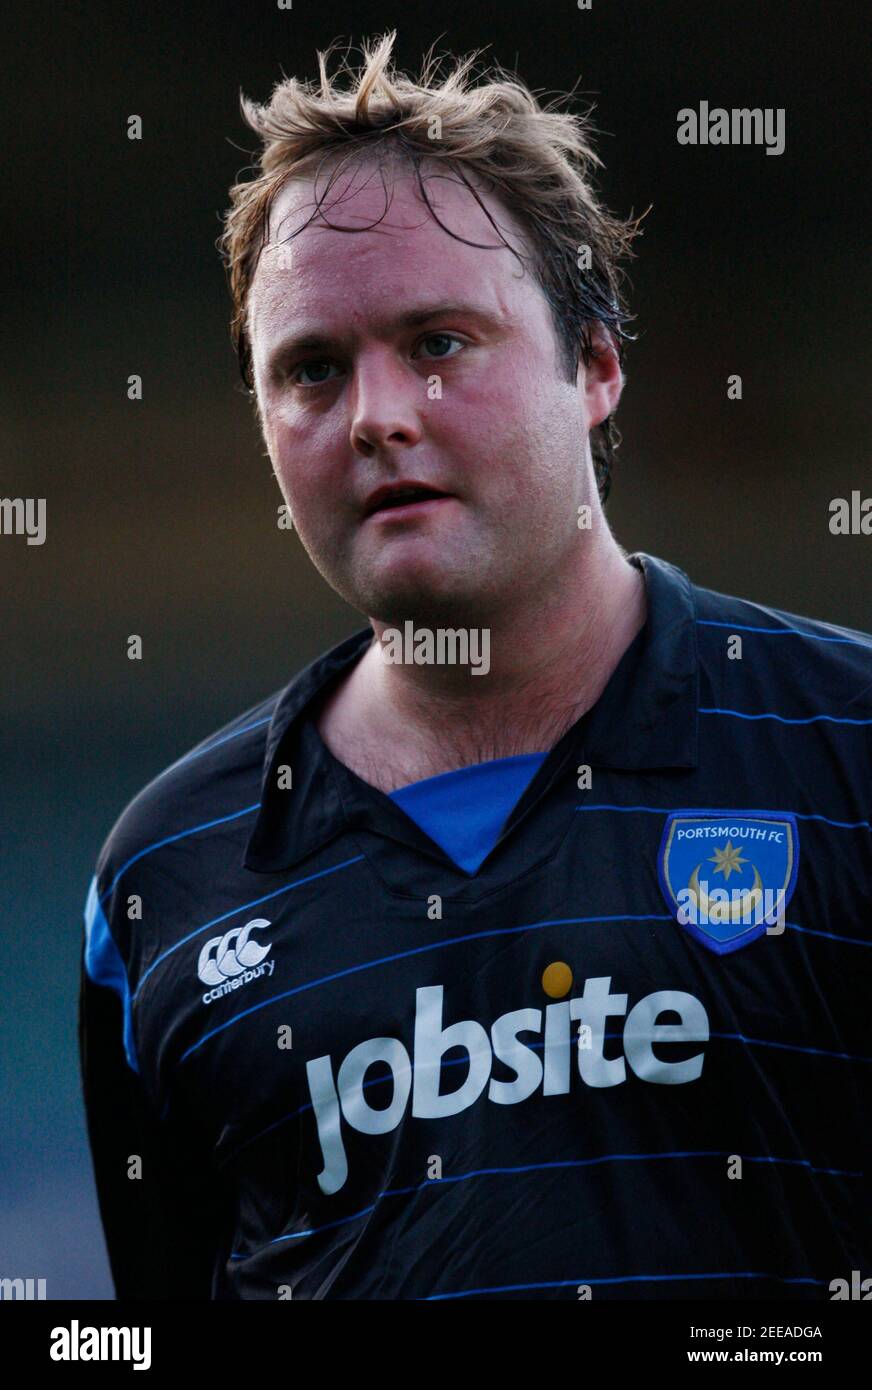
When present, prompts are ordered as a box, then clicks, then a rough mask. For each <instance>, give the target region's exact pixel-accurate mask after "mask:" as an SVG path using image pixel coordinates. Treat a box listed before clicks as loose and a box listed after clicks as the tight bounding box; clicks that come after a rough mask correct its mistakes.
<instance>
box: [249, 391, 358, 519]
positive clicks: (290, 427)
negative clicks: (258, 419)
mask: <svg viewBox="0 0 872 1390" xmlns="http://www.w3.org/2000/svg"><path fill="white" fill-rule="evenodd" d="M265 438H266V442H267V448H268V449H269V454H270V458H271V459H272V463H273V468H274V470H275V473H276V476H277V478H278V480H279V484H280V486H281V490H282V493H283V495H284V496H285V498H286V499H287V501H288V502H289V504H290V506H291V509H292V510H293V511H296V512H299V513H300V515H302V514H303V512H304V511H306V512H309V511H311V510H316V511H317V509H318V505H319V502H320V503H321V504H322V505H323V504H324V503H325V500H326V499H328V498H329V497H330V496H331V493H332V491H333V490H334V489H335V487H336V484H337V479H338V475H339V471H340V468H341V457H342V453H341V447H340V443H341V441H340V439H339V436H338V434H337V431H336V428H335V426H334V427H333V429H332V430H331V429H330V427H329V426H327V425H326V424H325V423H324V422H323V421H321V422H318V423H315V424H313V423H312V422H311V420H307V421H306V423H305V425H303V424H302V423H301V422H300V420H299V419H293V420H292V419H289V418H288V416H287V415H285V416H282V415H281V414H280V413H277V414H276V415H274V416H273V417H272V418H271V419H270V422H269V430H268V431H266V432H265Z"/></svg>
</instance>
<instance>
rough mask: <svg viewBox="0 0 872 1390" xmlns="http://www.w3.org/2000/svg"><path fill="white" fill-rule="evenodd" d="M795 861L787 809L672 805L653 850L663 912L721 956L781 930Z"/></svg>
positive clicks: (794, 834) (792, 827)
mask: <svg viewBox="0 0 872 1390" xmlns="http://www.w3.org/2000/svg"><path fill="white" fill-rule="evenodd" d="M798 864H799V835H798V833H797V828H796V817H795V816H794V815H792V814H791V812H789V811H696V810H689V811H671V812H670V814H669V815H668V816H667V818H666V824H665V825H664V827H663V837H662V839H661V841H660V850H659V852H658V855H657V872H658V875H659V878H660V887H661V889H662V891H663V896H664V897H665V899H666V903H667V906H668V908H669V910H670V912H671V913H672V914H673V915H674V917H675V918H676V920H677V921H678V922H679V923H680V924H681V926H683V927H685V928H686V930H687V931H689V932H690V934H691V936H693V937H695V939H696V940H697V941H699V942H701V943H702V945H703V946H708V948H709V950H710V951H716V952H717V954H718V955H721V956H723V955H726V954H727V953H728V952H730V951H738V950H739V949H740V948H741V947H742V946H747V945H748V943H749V942H751V941H756V939H757V937H758V936H762V935H763V934H764V933H765V932H766V931H767V930H769V931H771V932H778V931H783V930H784V911H785V908H786V907H787V904H788V903H789V902H790V899H791V897H792V896H793V890H794V887H795V886H796V871H797V868H798Z"/></svg>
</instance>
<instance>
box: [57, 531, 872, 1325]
mask: <svg viewBox="0 0 872 1390" xmlns="http://www.w3.org/2000/svg"><path fill="white" fill-rule="evenodd" d="M631 559H632V560H633V563H635V564H638V565H640V566H641V567H642V569H643V573H644V577H645V581H646V585H647V591H648V618H647V622H646V624H645V626H644V627H643V628H642V630H641V631H640V633H639V634H638V636H637V637H636V638H635V639H634V641H633V642H632V643H631V645H630V646H629V647H628V649H627V651H626V652H625V653H624V655H623V657H622V659H621V661H620V662H619V664H618V666H617V668H616V669H615V671H614V672H613V674H612V676H611V679H610V680H609V682H608V684H607V686H606V688H605V690H604V692H603V694H602V695H601V697H600V699H599V700H598V701H597V702H596V704H595V705H594V707H593V708H592V709H591V710H589V711H588V712H587V713H586V714H585V715H584V716H583V717H582V718H581V719H580V720H578V722H577V723H576V724H575V725H574V726H573V727H572V728H571V729H570V730H569V731H568V732H567V733H566V735H565V736H564V737H563V738H561V739H560V741H559V742H558V743H557V744H556V745H555V747H554V748H552V749H551V750H550V751H548V752H547V754H545V755H543V756H542V757H541V758H540V759H539V760H538V761H537V760H535V759H533V760H532V761H531V762H530V764H529V765H528V766H527V768H526V772H525V773H524V775H523V776H522V777H521V780H520V782H519V783H518V782H516V783H515V791H514V792H513V793H510V796H509V800H508V801H506V800H505V799H504V800H503V802H502V803H500V802H499V800H498V799H497V800H495V799H494V797H495V795H496V796H497V797H498V795H499V794H498V793H495V792H494V787H495V785H496V783H495V780H494V778H495V775H496V774H498V773H499V772H500V769H498V768H496V767H494V766H489V765H483V766H482V767H480V768H479V769H478V770H476V769H464V770H463V775H461V774H458V778H459V781H458V783H457V787H458V791H459V795H458V797H457V802H456V817H457V823H456V824H455V825H454V828H453V833H452V834H451V835H449V834H448V832H449V829H450V824H451V820H452V811H451V801H450V793H451V781H450V779H451V777H452V776H454V774H449V777H448V779H434V780H435V781H437V782H439V783H440V784H441V786H440V789H439V790H440V794H441V797H442V800H441V802H439V804H438V805H437V804H436V803H431V806H432V807H433V808H434V809H433V815H432V817H431V819H430V820H429V821H428V820H427V817H426V809H427V808H426V802H427V798H426V797H425V798H424V812H425V814H424V815H423V816H421V815H418V814H417V813H416V811H415V809H414V807H413V804H412V802H411V801H409V802H408V804H407V805H406V808H405V809H404V807H403V805H402V804H400V802H401V801H402V796H400V798H399V799H398V798H397V797H396V796H394V797H390V796H387V795H384V794H383V793H381V792H379V791H378V790H376V789H375V788H373V787H371V786H369V785H368V784H367V783H365V782H364V781H362V780H361V779H360V778H359V777H357V776H356V775H355V774H354V773H353V772H351V771H350V770H349V769H348V768H346V767H345V766H344V765H342V764H341V763H340V762H339V761H338V760H337V759H336V758H334V757H333V755H332V754H331V753H330V752H329V750H328V749H327V748H326V746H325V745H324V743H323V741H322V740H321V738H320V736H319V734H318V731H317V728H316V725H315V722H314V718H313V711H314V707H315V704H316V701H317V698H318V697H319V696H320V695H322V694H323V692H324V691H325V689H326V687H327V686H328V685H329V683H330V682H331V681H332V680H334V679H335V678H336V677H337V676H338V674H339V673H340V672H342V671H345V670H347V669H348V668H349V667H350V665H351V664H352V663H353V662H354V661H355V660H356V659H357V658H358V657H359V656H360V655H361V654H362V652H363V651H364V649H365V648H366V646H367V644H368V643H369V642H370V641H371V638H372V634H371V631H370V630H369V629H368V628H367V629H365V630H363V631H362V632H359V633H357V634H356V635H355V636H353V637H351V638H349V639H348V640H347V641H345V642H343V643H341V644H340V645H339V646H337V647H336V648H334V649H333V650H332V651H330V652H329V653H327V654H326V655H324V656H322V657H321V658H319V659H318V660H317V661H316V662H315V663H314V664H313V665H311V666H310V667H309V668H308V669H307V670H305V671H304V672H303V673H302V674H301V675H299V676H297V677H296V679H294V680H293V681H292V682H291V683H290V684H289V685H288V686H287V687H286V689H284V690H283V691H282V692H281V693H280V694H278V696H272V697H270V699H268V700H265V701H263V702H262V703H261V704H259V705H257V706H256V707H255V708H253V709H251V710H249V711H247V712H246V713H245V714H243V715H240V717H239V718H238V719H236V720H234V721H233V723H231V724H229V725H227V726H226V727H225V728H224V729H222V730H220V731H219V732H218V733H216V734H215V735H213V736H212V737H211V738H209V739H207V740H205V741H204V742H203V743H201V744H200V745H198V746H197V747H196V748H195V749H194V750H193V751H192V752H190V753H189V754H188V755H187V756H186V757H183V758H182V759H181V760H180V761H179V762H177V763H174V764H173V765H172V766H171V767H170V768H168V769H167V770H166V771H165V772H164V773H162V774H161V775H160V776H159V777H158V778H156V780H155V781H153V782H152V783H151V784H150V785H149V786H148V787H146V788H145V790H144V791H143V792H141V793H140V794H139V796H137V797H136V799H135V800H134V801H133V802H132V803H131V804H130V805H129V806H128V807H127V809H126V810H125V811H124V813H123V814H122V816H121V817H120V819H119V820H118V822H117V823H116V824H115V826H114V828H113V830H112V831H111V833H110V835H109V837H108V839H107V841H106V843H105V845H104V847H103V849H102V852H101V854H100V857H99V862H98V865H97V871H96V876H95V879H94V882H93V884H92V886H91V891H90V894H89V897H88V904H87V908H86V939H85V953H84V969H83V977H82V996H81V1014H80V1019H81V1023H80V1036H81V1052H82V1067H83V1075H84V1086H85V1098H86V1103H87V1109H88V1120H89V1128H90V1136H91V1144H92V1150H93V1154H94V1162H95V1171H96V1178H97V1185H98V1193H99V1197H100V1204H101V1212H102V1216H103V1222H104V1229H105V1231H106V1236H107V1244H108V1249H109V1255H110V1260H111V1264H112V1269H113V1274H114V1278H115V1283H116V1289H117V1291H118V1294H119V1296H120V1297H123V1298H136V1297H145V1298H203V1299H209V1298H218V1299H276V1298H286V1297H294V1298H306V1299H318V1298H347V1299H348V1298H361V1299H364V1298H365V1299H373V1298H378V1299H405V1298H414V1299H468V1298H502V1297H506V1298H558V1299H560V1298H563V1299H573V1300H574V1299H577V1298H579V1297H584V1296H587V1295H588V1294H589V1295H590V1296H592V1297H593V1298H620V1299H664V1298H688V1297H690V1298H712V1299H724V1298H730V1299H755V1298H784V1297H788V1298H793V1299H808V1300H820V1299H827V1298H829V1297H831V1294H830V1288H829V1286H830V1283H831V1281H833V1280H835V1279H839V1278H844V1279H847V1280H849V1281H850V1279H851V1272H852V1270H859V1271H861V1275H862V1276H868V1275H872V1214H870V1202H869V1197H870V1172H872V1138H870V1132H869V1125H868V1115H869V1100H870V1089H872V1087H870V1083H872V1037H870V1026H869V1019H870V1012H869V1000H870V997H872V996H870V979H872V637H870V636H868V635H865V634H863V633H859V632H852V631H848V630H846V629H843V628H839V627H835V626H832V625H829V624H826V623H822V622H818V621H813V620H810V619H806V618H801V617H797V616H794V615H791V614H788V613H784V612H781V611H778V610H775V609H773V608H769V607H765V606H762V605H760V604H756V603H751V602H748V601H745V600H742V599H738V598H733V597H729V596H726V595H724V594H719V593H715V592H712V591H710V590H707V589H704V588H700V587H698V586H696V585H694V584H693V583H692V582H691V581H690V580H689V579H688V577H687V576H686V575H685V574H684V573H683V572H682V571H681V570H679V569H677V568H676V567H674V566H672V565H670V564H667V563H665V562H664V561H662V560H658V559H655V558H653V557H651V556H647V555H637V556H633V557H631ZM477 775H480V781H479V783H478V787H479V790H478V791H477V789H476V788H477V781H476V776H477ZM525 783H526V785H525ZM503 785H504V786H505V783H504V782H503ZM509 785H511V781H510V783H509ZM446 794H447V795H448V801H447V802H446V800H445V796H446ZM503 795H504V797H505V790H504V792H503ZM516 797H517V798H518V799H517V800H515V798H516ZM477 800H478V803H479V804H478V806H477V807H476V801H477ZM495 807H496V808H497V814H496V819H494V815H495V812H494V808H495ZM464 808H466V810H464ZM470 808H472V812H473V815H474V818H475V823H476V826H477V828H478V832H481V827H482V824H484V825H487V823H488V820H490V823H491V825H492V826H493V827H495V828H494V830H493V833H492V834H491V835H490V838H489V839H488V840H486V841H485V843H484V849H485V851H487V845H488V844H489V843H491V842H492V841H493V840H494V836H495V837H496V838H495V842H493V843H492V846H491V848H490V849H489V852H485V855H484V858H483V859H482V860H481V862H480V863H479V865H478V867H477V868H476V869H475V870H474V871H473V870H472V869H471V868H470V867H469V866H467V867H463V866H462V864H461V863H459V862H458V858H461V857H462V856H460V855H458V854H457V853H456V852H455V855H454V856H452V854H451V853H449V852H448V849H447V848H446V847H445V846H446V845H456V844H457V843H458V834H457V831H458V825H459V826H461V827H462V826H463V824H464V823H465V822H464V815H465V814H467V813H468V812H469V811H470ZM413 816H414V818H413ZM440 817H441V824H442V825H443V826H444V827H445V830H446V836H440V835H439V834H438V831H437V830H436V829H434V827H436V826H438V825H439V824H440ZM419 822H420V823H419ZM424 825H428V826H429V829H430V831H431V834H428V833H427V831H426V830H425V829H424V828H423V826H424ZM431 835H432V836H434V837H435V838H433V837H431ZM460 839H461V840H462V833H461V836H460ZM476 858H480V854H479V855H476ZM472 862H474V861H472ZM764 892H765V893H766V894H769V895H774V896H773V901H778V902H779V904H780V911H779V913H778V914H773V915H771V916H770V917H769V918H767V919H765V920H762V918H761V911H762V909H758V910H757V911H756V915H755V911H754V909H755V904H756V903H759V902H761V901H762V899H763V895H764ZM755 895H756V897H755ZM778 895H780V897H779V896H778ZM688 904H689V905H690V907H689V908H688ZM706 914H708V915H706ZM131 1155H139V1156H140V1158H141V1160H142V1167H141V1176H140V1177H136V1176H133V1177H129V1176H128V1172H129V1164H130V1156H131Z"/></svg>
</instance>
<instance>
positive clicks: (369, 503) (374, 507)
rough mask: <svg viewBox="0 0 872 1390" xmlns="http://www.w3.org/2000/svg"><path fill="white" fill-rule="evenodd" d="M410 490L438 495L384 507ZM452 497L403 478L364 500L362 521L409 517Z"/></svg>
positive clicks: (410, 479) (447, 493)
mask: <svg viewBox="0 0 872 1390" xmlns="http://www.w3.org/2000/svg"><path fill="white" fill-rule="evenodd" d="M410 488H422V489H428V490H430V491H432V492H434V493H438V494H440V495H439V496H436V497H424V498H421V499H420V501H414V502H401V503H398V504H397V505H396V506H392V507H385V506H384V503H385V502H387V501H389V500H390V498H391V497H394V496H396V495H397V493H402V492H408V491H409V489H410ZM452 497H453V494H452V493H449V492H443V490H442V489H441V488H439V487H436V486H435V485H434V484H433V483H427V482H424V481H423V480H422V479H420V478H403V479H401V480H400V481H398V482H396V483H387V484H385V486H384V487H379V488H376V489H375V491H374V492H371V493H370V495H369V497H368V498H367V499H366V502H365V503H364V508H363V517H364V520H368V519H369V518H370V517H371V516H411V515H412V514H414V513H416V512H422V511H424V510H425V509H427V508H429V507H433V506H434V505H435V504H436V503H437V502H448V501H451V500H452Z"/></svg>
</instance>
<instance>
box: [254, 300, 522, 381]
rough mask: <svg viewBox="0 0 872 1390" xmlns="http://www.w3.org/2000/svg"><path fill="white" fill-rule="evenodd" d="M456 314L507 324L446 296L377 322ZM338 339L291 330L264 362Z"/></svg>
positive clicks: (393, 324) (387, 324)
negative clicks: (440, 301) (440, 299)
mask: <svg viewBox="0 0 872 1390" xmlns="http://www.w3.org/2000/svg"><path fill="white" fill-rule="evenodd" d="M453 314H456V315H458V316H460V317H466V318H475V319H478V320H480V321H481V322H483V323H485V324H487V325H488V326H489V327H491V328H494V329H500V328H505V327H506V320H505V318H504V317H503V316H502V315H500V314H495V313H492V312H491V311H490V310H488V309H483V308H481V307H480V306H479V305H476V304H467V303H464V302H463V301H461V300H451V301H448V300H446V301H445V302H442V303H438V304H422V305H421V306H420V307H419V308H417V309H409V310H407V311H406V312H405V313H404V314H398V315H397V316H395V317H394V318H391V319H384V320H382V324H381V325H380V326H381V328H382V332H384V333H392V332H396V330H397V329H402V328H418V327H420V325H421V324H424V323H428V322H429V321H430V320H431V319H435V318H445V317H447V316H450V315H453ZM339 342H340V339H339V338H337V337H333V336H331V334H329V333H317V332H311V333H305V332H304V333H290V334H288V335H286V336H285V337H283V338H282V339H281V340H280V341H279V342H278V343H277V344H276V346H275V348H273V350H272V351H271V352H270V354H269V357H268V358H267V366H268V367H272V366H274V365H275V364H276V363H279V362H282V361H286V360H287V358H289V357H290V356H291V355H292V354H294V353H296V352H323V351H325V350H327V349H330V348H335V347H336V346H337V345H338V344H339Z"/></svg>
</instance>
